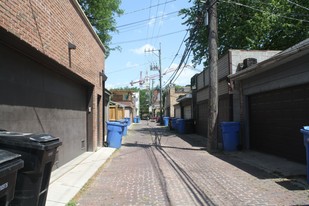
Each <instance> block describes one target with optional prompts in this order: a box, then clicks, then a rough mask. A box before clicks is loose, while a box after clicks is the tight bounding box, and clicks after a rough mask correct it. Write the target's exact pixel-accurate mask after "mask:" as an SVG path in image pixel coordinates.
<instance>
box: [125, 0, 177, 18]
mask: <svg viewBox="0 0 309 206" xmlns="http://www.w3.org/2000/svg"><path fill="white" fill-rule="evenodd" d="M174 1H176V0H171V1H167V2H165V3H162V4H156V5H153V6H151V3H150V6H149V7H146V8H142V9H138V10H135V11H130V12H127V13H124V14H123V15H128V14H132V13H136V12H140V11H145V10H148V9H149V10H150V9H151V8H153V7H158V6H161V5H163V4H168V3H172V2H174Z"/></svg>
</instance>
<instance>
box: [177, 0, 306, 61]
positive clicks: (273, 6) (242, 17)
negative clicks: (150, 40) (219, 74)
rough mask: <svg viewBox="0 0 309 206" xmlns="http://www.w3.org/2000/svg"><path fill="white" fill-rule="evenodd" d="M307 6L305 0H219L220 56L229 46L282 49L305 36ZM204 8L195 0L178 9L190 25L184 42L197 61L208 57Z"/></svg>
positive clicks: (202, 4)
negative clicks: (186, 6)
mask: <svg viewBox="0 0 309 206" xmlns="http://www.w3.org/2000/svg"><path fill="white" fill-rule="evenodd" d="M190 1H192V0H190ZM308 8H309V1H307V0H293V1H289V0H265V1H264V0H263V1H257V0H221V1H218V41H219V42H218V47H219V56H221V55H223V54H225V53H226V52H227V50H228V49H246V50H252V49H260V50H283V49H286V48H288V47H290V46H292V45H294V44H296V43H298V42H300V41H302V40H304V39H306V38H308V37H309V9H308ZM205 11H206V8H205V4H204V3H201V1H199V0H198V1H194V5H193V6H192V7H191V8H189V9H183V10H181V12H180V13H181V14H182V15H183V18H184V19H185V21H184V24H186V25H188V26H189V27H190V28H191V29H190V37H189V38H188V39H187V40H186V42H187V44H188V45H190V47H191V49H192V52H193V54H194V60H193V62H194V63H198V64H200V63H201V62H202V61H205V59H208V27H207V26H205V25H204V19H205V18H204V16H205ZM204 63H206V64H207V62H204Z"/></svg>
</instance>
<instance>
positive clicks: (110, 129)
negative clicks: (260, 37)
mask: <svg viewBox="0 0 309 206" xmlns="http://www.w3.org/2000/svg"><path fill="white" fill-rule="evenodd" d="M106 125H107V145H108V147H112V148H117V149H118V148H120V147H121V142H122V134H123V130H124V125H123V124H121V123H119V122H106Z"/></svg>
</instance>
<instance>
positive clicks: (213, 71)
mask: <svg viewBox="0 0 309 206" xmlns="http://www.w3.org/2000/svg"><path fill="white" fill-rule="evenodd" d="M217 1H218V0H209V7H208V12H209V34H208V45H209V107H208V108H209V116H208V140H207V150H208V151H209V152H210V151H213V150H216V149H217V124H218V123H217V122H218V121H217V120H218V46H217V41H218V19H217Z"/></svg>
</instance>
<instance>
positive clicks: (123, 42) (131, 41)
mask: <svg viewBox="0 0 309 206" xmlns="http://www.w3.org/2000/svg"><path fill="white" fill-rule="evenodd" d="M183 31H186V29H183V30H179V31H175V32H171V33H167V34H163V35H160V36H157V37H156V38H159V37H164V36H169V35H173V34H177V33H180V32H183ZM145 40H149V38H143V39H134V40H130V41H122V42H116V43H112V44H111V45H115V44H127V43H133V42H138V41H145Z"/></svg>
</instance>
